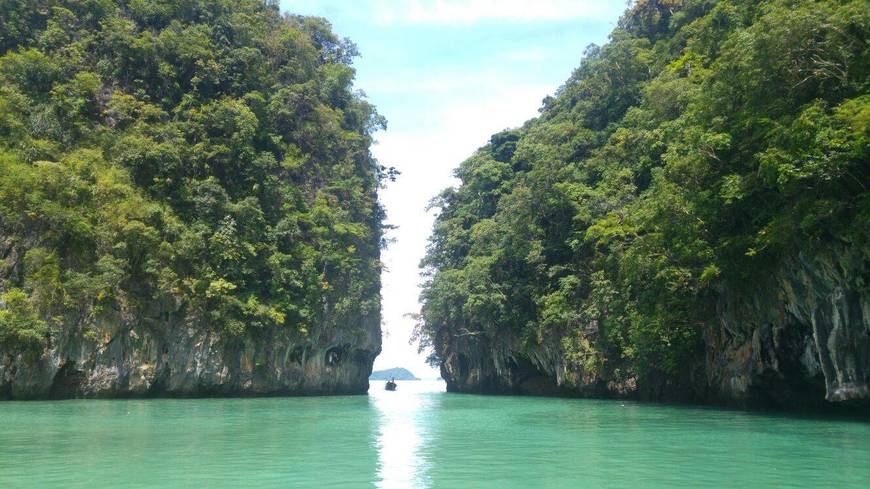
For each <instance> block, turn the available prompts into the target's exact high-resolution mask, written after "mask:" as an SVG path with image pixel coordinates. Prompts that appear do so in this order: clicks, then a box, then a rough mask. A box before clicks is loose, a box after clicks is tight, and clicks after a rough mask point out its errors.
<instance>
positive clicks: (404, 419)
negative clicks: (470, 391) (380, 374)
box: [369, 380, 445, 489]
mask: <svg viewBox="0 0 870 489" xmlns="http://www.w3.org/2000/svg"><path fill="white" fill-rule="evenodd" d="M444 390H445V385H444V382H437V381H426V380H419V381H407V382H399V388H398V389H397V390H396V391H395V392H389V391H387V390H385V389H384V382H382V381H376V382H372V383H371V388H370V389H369V397H370V399H371V402H372V404H373V405H374V406H375V409H376V410H377V411H378V418H379V419H378V422H379V428H378V435H377V441H376V446H377V449H378V474H377V475H378V481H377V487H381V488H390V489H392V488H396V487H415V488H428V487H431V481H430V478H429V475H428V472H429V464H428V459H427V457H426V453H425V451H424V443H425V442H426V441H429V438H430V431H429V423H430V421H431V420H430V419H428V418H429V417H430V416H429V414H430V413H432V412H435V411H437V409H438V406H437V404H438V403H440V401H441V400H442V399H443V395H440V393H443V392H444Z"/></svg>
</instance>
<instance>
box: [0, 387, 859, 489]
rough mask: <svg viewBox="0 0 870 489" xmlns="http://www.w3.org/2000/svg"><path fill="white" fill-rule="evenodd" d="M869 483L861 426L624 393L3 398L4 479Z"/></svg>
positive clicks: (18, 482)
mask: <svg viewBox="0 0 870 489" xmlns="http://www.w3.org/2000/svg"><path fill="white" fill-rule="evenodd" d="M19 487H21V488H30V487H35V488H55V487H56V488H117V487H250V488H257V487H387V488H393V487H395V488H402V487H419V488H430V487H431V488H470V487H496V488H528V487H572V488H581V487H636V488H641V487H663V488H664V487H667V488H676V487H687V488H701V487H740V488H750V487H760V488H767V487H807V488H817V487H837V488H842V487H863V488H866V487H870V424H868V423H863V422H855V421H846V420H834V419H806V418H797V417H789V416H782V415H762V414H757V413H744V412H739V411H727V410H715V409H701V408H688V407H673V406H661V405H650V404H637V403H629V402H619V401H590V400H572V399H547V398H522V397H482V396H471V395H454V394H446V393H444V392H443V384H436V383H425V382H424V383H414V382H402V383H400V384H399V390H398V391H397V392H394V393H390V392H385V391H383V388H382V383H373V385H372V391H371V394H370V395H369V396H367V397H366V396H348V397H318V398H271V399H203V400H116V401H61V402H5V403H0V488H19Z"/></svg>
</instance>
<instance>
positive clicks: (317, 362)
mask: <svg viewBox="0 0 870 489" xmlns="http://www.w3.org/2000/svg"><path fill="white" fill-rule="evenodd" d="M128 319H131V320H132V319H134V318H128ZM89 331H90V332H89V334H87V335H85V334H82V331H80V330H78V331H68V332H67V333H65V334H63V335H60V336H58V337H56V338H54V339H53V341H52V343H51V345H50V346H48V347H47V348H45V349H44V350H43V351H41V352H20V351H9V350H8V349H6V348H4V347H3V345H0V399H4V398H6V399H46V398H48V399H63V398H82V397H83V398H99V397H155V396H161V397H199V396H264V395H320V394H364V393H365V392H366V391H367V390H368V376H369V374H370V373H371V369H372V363H373V362H374V359H375V357H376V356H377V354H378V353H379V352H380V345H381V333H380V325H379V321H378V318H377V317H376V316H373V317H368V318H361V320H360V324H359V325H358V328H354V329H353V331H355V332H354V333H348V332H347V330H333V331H330V332H324V333H323V334H321V335H320V336H319V337H314V338H301V337H299V335H298V334H290V333H288V332H287V331H286V330H285V331H280V330H273V331H270V332H267V333H265V334H262V335H260V336H258V337H256V338H229V339H228V338H225V337H223V336H222V335H221V334H219V333H211V332H209V331H208V330H206V329H203V328H197V327H194V326H193V325H191V324H186V323H184V322H178V323H171V322H166V323H163V324H160V325H159V326H158V327H149V328H140V327H135V326H132V325H131V323H130V322H126V321H123V320H119V321H100V322H99V323H98V324H94V325H92V328H90V329H89Z"/></svg>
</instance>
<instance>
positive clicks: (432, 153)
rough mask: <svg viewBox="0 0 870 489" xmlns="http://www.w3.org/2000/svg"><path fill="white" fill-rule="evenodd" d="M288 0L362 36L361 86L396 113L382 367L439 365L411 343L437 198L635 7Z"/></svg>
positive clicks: (386, 198) (385, 141) (561, 0)
mask: <svg viewBox="0 0 870 489" xmlns="http://www.w3.org/2000/svg"><path fill="white" fill-rule="evenodd" d="M281 7H282V10H284V11H289V12H293V13H300V14H306V15H317V16H321V17H326V18H327V19H328V20H329V21H330V22H332V24H333V30H334V31H335V32H336V33H337V34H339V35H340V36H343V37H344V36H346V37H350V38H351V39H352V40H353V41H354V42H355V43H356V44H357V45H358V46H359V48H360V51H361V53H362V56H361V57H360V58H358V59H357V60H356V63H355V67H356V69H357V80H356V87H357V88H359V89H361V90H363V91H365V92H366V94H367V95H368V98H369V101H371V102H372V103H373V104H375V105H376V106H377V107H378V111H379V112H380V113H381V114H382V115H384V116H386V118H387V120H388V121H389V127H388V130H387V131H386V132H381V133H378V134H377V137H376V139H377V144H376V145H375V146H374V148H373V152H374V154H375V156H376V157H377V158H378V160H380V162H381V164H384V165H387V166H395V167H396V168H397V169H398V170H399V171H401V172H402V175H401V176H400V177H399V179H398V181H397V182H396V183H393V184H390V185H389V186H388V187H387V189H386V190H383V191H382V194H381V199H382V202H383V204H384V205H385V207H386V209H387V222H388V223H389V224H393V225H396V226H398V229H397V230H395V231H392V232H391V233H390V237H392V238H394V239H395V242H394V243H393V244H392V245H391V246H390V247H389V248H388V249H387V250H385V251H384V253H383V256H382V259H383V261H384V263H385V265H386V271H385V272H384V275H383V277H382V278H383V290H382V295H383V330H384V344H383V352H382V353H381V355H380V356H379V357H378V358H377V360H376V361H375V369H376V370H380V369H384V368H390V367H404V368H407V369H409V370H411V371H412V372H413V373H414V374H416V375H417V376H418V377H437V376H438V372H437V370H435V369H431V368H429V367H428V366H427V365H426V364H425V362H424V358H425V355H419V354H418V353H417V347H416V345H410V344H409V336H410V334H411V331H412V329H413V320H411V319H410V318H408V317H406V314H408V313H415V312H418V311H419V304H418V302H417V298H418V295H419V293H420V290H419V283H420V275H419V269H418V264H419V262H420V260H421V259H422V257H423V255H424V253H425V248H426V242H427V238H428V236H429V232H430V231H431V227H432V220H433V217H434V216H433V215H432V214H427V213H426V211H425V208H426V205H427V204H428V202H429V200H430V199H431V198H432V197H434V196H435V195H437V194H438V193H439V192H440V191H441V190H442V189H444V188H446V187H448V186H451V185H454V184H455V182H454V179H453V178H452V175H451V172H452V170H453V169H454V168H455V167H457V166H458V165H459V163H461V162H462V161H463V160H464V159H465V158H467V157H468V156H470V155H471V154H472V153H473V152H474V151H475V150H476V149H477V148H478V147H480V146H482V145H484V144H486V142H487V141H488V140H489V136H490V135H492V134H493V133H496V132H498V131H500V130H502V129H505V128H507V127H516V126H519V125H521V124H522V123H523V122H524V121H525V120H527V119H529V118H532V117H534V116H536V115H537V109H538V107H539V106H540V102H541V100H542V99H543V98H544V97H545V96H546V95H548V94H552V93H553V92H554V91H555V90H556V88H557V87H558V86H559V85H560V84H561V83H562V82H563V81H564V80H565V79H567V78H568V76H569V75H570V74H571V71H572V70H573V69H574V68H575V67H576V66H577V65H578V64H579V63H580V59H581V57H582V53H583V50H584V48H585V47H586V46H587V45H588V44H590V43H592V42H595V43H598V44H602V43H604V42H606V40H607V34H608V33H609V32H610V31H611V30H612V29H613V27H614V25H615V23H616V20H617V18H618V17H619V15H620V14H621V13H622V11H623V9H624V8H625V3H624V2H622V1H619V0H615V1H614V0H610V1H605V0H586V1H584V0H573V1H571V0H537V1H536V0H526V1H524V0H406V1H401V0H369V1H362V0H323V1H316V0H284V1H282V3H281Z"/></svg>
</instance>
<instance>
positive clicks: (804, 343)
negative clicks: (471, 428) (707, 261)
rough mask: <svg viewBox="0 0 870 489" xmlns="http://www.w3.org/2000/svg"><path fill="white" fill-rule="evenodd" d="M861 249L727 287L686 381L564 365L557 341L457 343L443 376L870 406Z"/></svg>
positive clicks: (794, 263) (565, 391)
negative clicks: (532, 345) (642, 381)
mask: <svg viewBox="0 0 870 489" xmlns="http://www.w3.org/2000/svg"><path fill="white" fill-rule="evenodd" d="M867 273H868V268H867V264H866V261H865V258H864V257H863V256H862V253H861V251H860V250H854V249H849V248H847V247H836V248H832V249H830V250H828V251H827V252H824V253H820V254H817V255H815V256H813V257H808V256H806V255H798V256H796V257H794V258H793V259H791V260H788V261H787V262H786V263H784V264H783V265H782V267H781V269H780V272H779V273H777V274H775V275H774V276H773V277H771V279H770V281H769V282H768V283H766V284H747V288H746V290H741V291H731V290H722V291H721V292H720V293H719V300H718V304H717V315H716V317H715V318H712V319H711V321H710V322H709V323H708V324H707V325H706V326H705V331H704V343H705V347H706V348H705V355H704V358H703V359H700V358H699V359H698V361H697V363H696V364H695V365H691V366H686V368H685V369H684V371H685V372H686V374H685V375H684V377H683V379H682V381H681V382H680V383H679V384H666V383H662V384H657V383H655V382H651V383H649V384H648V385H639V383H638V379H636V378H634V377H631V376H628V377H625V376H620V374H619V369H618V368H615V369H613V368H612V369H607V370H606V371H601V372H589V371H586V370H584V369H582V368H574V369H572V368H569V367H566V362H565V360H564V355H565V353H564V352H563V351H561V349H560V347H559V345H558V343H556V342H550V344H548V345H545V346H542V347H540V348H537V349H535V350H532V351H529V350H527V349H523V348H522V347H521V346H520V345H519V342H518V341H516V339H514V340H513V342H512V340H509V339H506V338H502V340H501V343H500V344H498V345H495V344H493V343H491V342H487V343H484V342H483V341H480V340H478V339H462V340H461V341H453V342H452V343H451V345H452V347H451V348H450V349H449V351H444V352H441V353H440V355H442V358H444V362H443V363H442V367H441V373H442V376H443V377H444V378H445V379H446V381H447V386H448V390H450V391H455V392H481V393H505V394H507V393H515V394H544V395H568V396H603V397H623V398H645V399H655V400H691V401H696V402H698V401H700V402H713V403H719V404H728V405H735V406H744V407H745V406H750V407H752V406H754V407H787V408H810V409H816V408H825V407H826V406H827V407H830V405H831V404H832V403H846V404H850V405H855V406H857V405H867V404H868V402H870V389H868V383H870V291H868V290H867V288H866V287H865V286H864V284H865V283H867V282H866V281H867Z"/></svg>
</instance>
